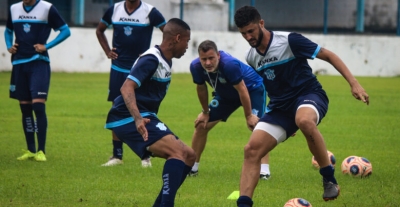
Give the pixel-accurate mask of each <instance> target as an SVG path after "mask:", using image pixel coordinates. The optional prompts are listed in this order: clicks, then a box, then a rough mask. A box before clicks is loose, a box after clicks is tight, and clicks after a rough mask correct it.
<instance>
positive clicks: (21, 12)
mask: <svg viewBox="0 0 400 207" xmlns="http://www.w3.org/2000/svg"><path fill="white" fill-rule="evenodd" d="M6 27H7V28H6V29H7V30H9V31H14V33H15V37H16V38H15V43H17V44H18V50H17V52H16V53H15V54H13V55H12V64H13V65H16V64H20V63H26V62H30V61H34V60H44V61H47V62H49V54H48V53H47V51H45V52H43V53H38V52H36V50H35V48H34V47H33V45H35V44H43V45H45V44H46V42H47V39H48V38H49V35H50V32H51V29H54V30H55V31H57V30H59V29H60V28H62V27H68V25H67V24H66V23H65V21H64V20H63V19H62V17H61V16H60V14H59V13H58V11H57V9H56V8H55V7H54V6H53V5H52V4H50V3H48V2H46V1H42V0H37V1H36V3H35V4H34V5H33V6H32V7H29V9H28V8H26V7H24V5H23V2H22V1H21V2H19V3H16V4H13V5H11V7H10V11H9V16H8V20H7V25H6ZM9 44H10V43H9ZM11 44H12V43H11Z"/></svg>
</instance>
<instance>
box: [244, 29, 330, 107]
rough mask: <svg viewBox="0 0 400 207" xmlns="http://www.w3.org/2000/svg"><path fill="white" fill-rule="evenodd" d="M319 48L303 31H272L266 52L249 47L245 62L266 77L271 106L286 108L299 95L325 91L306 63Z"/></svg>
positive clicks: (314, 55) (315, 54) (313, 56)
mask: <svg viewBox="0 0 400 207" xmlns="http://www.w3.org/2000/svg"><path fill="white" fill-rule="evenodd" d="M320 49H321V47H320V46H319V45H317V44H316V43H314V42H312V41H311V40H309V39H307V38H305V37H304V36H302V35H301V34H297V33H289V32H272V31H271V39H270V42H269V46H268V48H267V50H266V51H265V53H264V54H261V53H260V52H259V51H257V49H256V48H251V49H250V50H249V52H248V53H247V57H246V61H247V62H248V63H249V65H251V66H252V67H253V68H255V69H256V70H257V72H258V73H259V74H260V75H261V76H262V77H263V80H264V85H265V88H266V90H267V92H268V96H269V98H270V101H269V104H268V108H269V109H274V108H280V109H282V110H286V109H287V108H288V107H289V106H290V105H291V104H292V103H293V100H294V99H295V98H296V97H298V96H301V95H305V94H307V93H310V92H312V91H316V90H320V89H321V91H322V86H321V84H320V83H319V82H318V80H317V78H316V77H315V75H314V74H313V73H312V69H311V67H310V66H309V65H308V62H307V59H314V58H315V57H316V56H317V54H318V52H319V51H320ZM323 93H325V92H323Z"/></svg>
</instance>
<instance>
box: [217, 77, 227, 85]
mask: <svg viewBox="0 0 400 207" xmlns="http://www.w3.org/2000/svg"><path fill="white" fill-rule="evenodd" d="M218 80H219V82H221V83H223V84H225V83H226V80H225V78H223V77H219V78H218Z"/></svg>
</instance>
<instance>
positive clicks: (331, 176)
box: [319, 165, 337, 184]
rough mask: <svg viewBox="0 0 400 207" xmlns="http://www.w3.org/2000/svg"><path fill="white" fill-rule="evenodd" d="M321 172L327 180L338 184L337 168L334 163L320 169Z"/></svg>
mask: <svg viewBox="0 0 400 207" xmlns="http://www.w3.org/2000/svg"><path fill="white" fill-rule="evenodd" d="M319 174H321V175H322V177H323V178H324V179H325V180H327V181H328V182H332V183H334V184H337V181H336V178H335V168H334V167H333V166H332V165H328V166H326V167H323V168H321V169H319Z"/></svg>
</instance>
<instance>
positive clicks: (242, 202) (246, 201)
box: [236, 196, 253, 207]
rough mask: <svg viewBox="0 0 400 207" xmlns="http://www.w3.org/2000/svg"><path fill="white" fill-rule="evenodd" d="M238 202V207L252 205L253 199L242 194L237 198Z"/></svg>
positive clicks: (250, 206) (249, 206)
mask: <svg viewBox="0 0 400 207" xmlns="http://www.w3.org/2000/svg"><path fill="white" fill-rule="evenodd" d="M236 204H237V206H238V207H252V206H253V201H252V200H251V198H250V197H248V196H240V197H239V198H238V199H237V201H236Z"/></svg>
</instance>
